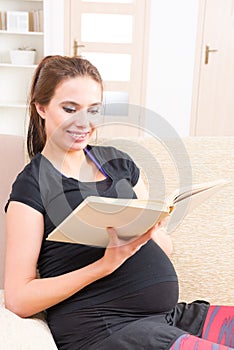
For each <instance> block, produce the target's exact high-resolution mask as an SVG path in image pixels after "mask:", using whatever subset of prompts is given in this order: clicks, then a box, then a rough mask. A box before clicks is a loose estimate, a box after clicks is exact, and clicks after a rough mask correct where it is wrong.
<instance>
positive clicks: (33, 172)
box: [16, 153, 41, 181]
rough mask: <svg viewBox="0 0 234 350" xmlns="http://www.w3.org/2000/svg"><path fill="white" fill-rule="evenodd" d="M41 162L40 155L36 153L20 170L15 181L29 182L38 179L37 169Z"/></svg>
mask: <svg viewBox="0 0 234 350" xmlns="http://www.w3.org/2000/svg"><path fill="white" fill-rule="evenodd" d="M40 162H41V154H40V153H37V154H36V155H35V156H34V157H33V158H32V159H31V160H30V161H29V162H28V163H27V164H26V165H25V167H24V168H23V169H22V170H21V172H20V173H19V174H18V176H17V177H16V181H19V180H23V179H25V180H30V179H32V178H33V179H38V174H39V169H40Z"/></svg>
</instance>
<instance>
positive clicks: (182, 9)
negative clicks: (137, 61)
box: [146, 0, 198, 136]
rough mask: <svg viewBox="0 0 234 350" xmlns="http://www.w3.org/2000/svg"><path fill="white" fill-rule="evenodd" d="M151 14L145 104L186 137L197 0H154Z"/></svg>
mask: <svg viewBox="0 0 234 350" xmlns="http://www.w3.org/2000/svg"><path fill="white" fill-rule="evenodd" d="M150 16H151V23H150V33H149V61H148V82H147V96H146V106H147V108H149V109H150V110H152V111H155V112H157V113H158V114H159V115H160V116H162V117H163V118H165V119H166V120H167V121H168V122H169V123H170V124H171V126H172V127H173V128H174V129H175V130H176V131H177V133H178V134H179V135H180V136H187V135H189V129H190V114H191V103H192V88H193V71H194V58H195V57H194V53H195V44H196V32H197V16H198V0H189V1H188V0H177V1H175V0H151V12H150ZM149 128H150V125H149Z"/></svg>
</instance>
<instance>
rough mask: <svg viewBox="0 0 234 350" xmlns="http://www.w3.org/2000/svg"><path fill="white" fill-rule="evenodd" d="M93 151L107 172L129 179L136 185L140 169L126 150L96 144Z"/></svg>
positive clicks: (132, 184)
mask: <svg viewBox="0 0 234 350" xmlns="http://www.w3.org/2000/svg"><path fill="white" fill-rule="evenodd" d="M92 151H93V152H94V155H95V156H96V158H98V160H99V162H100V164H101V166H102V167H103V168H104V170H105V171H106V172H107V173H109V174H110V175H112V176H113V174H114V176H115V177H118V178H122V179H123V178H124V179H127V180H128V181H129V183H130V184H131V186H132V187H134V186H135V185H136V183H137V181H138V179H139V176H140V170H139V168H138V167H137V165H136V164H135V162H134V161H133V159H132V158H131V157H130V156H129V155H128V154H127V153H126V152H123V151H121V150H119V149H117V148H115V147H110V146H99V147H98V146H96V147H94V148H92Z"/></svg>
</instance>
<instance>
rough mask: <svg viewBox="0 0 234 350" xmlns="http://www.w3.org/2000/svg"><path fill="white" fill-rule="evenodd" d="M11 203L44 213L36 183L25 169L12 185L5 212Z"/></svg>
mask: <svg viewBox="0 0 234 350" xmlns="http://www.w3.org/2000/svg"><path fill="white" fill-rule="evenodd" d="M11 201H16V202H21V203H23V204H26V205H28V206H30V207H32V208H33V209H35V210H37V211H39V212H40V213H42V214H43V213H44V212H45V209H44V206H43V203H42V200H41V194H40V190H39V184H38V181H37V180H36V178H35V176H33V174H32V173H31V172H30V170H29V169H28V168H25V169H24V170H23V171H22V172H21V173H20V174H19V175H18V176H17V178H16V180H15V182H14V183H13V185H12V191H11V193H10V197H9V199H8V202H7V203H6V206H5V212H6V211H7V208H8V205H9V203H10V202H11Z"/></svg>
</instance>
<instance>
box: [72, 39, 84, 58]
mask: <svg viewBox="0 0 234 350" xmlns="http://www.w3.org/2000/svg"><path fill="white" fill-rule="evenodd" d="M80 47H85V45H79V44H78V40H76V39H74V40H73V55H74V56H80V54H79V48H80Z"/></svg>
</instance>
